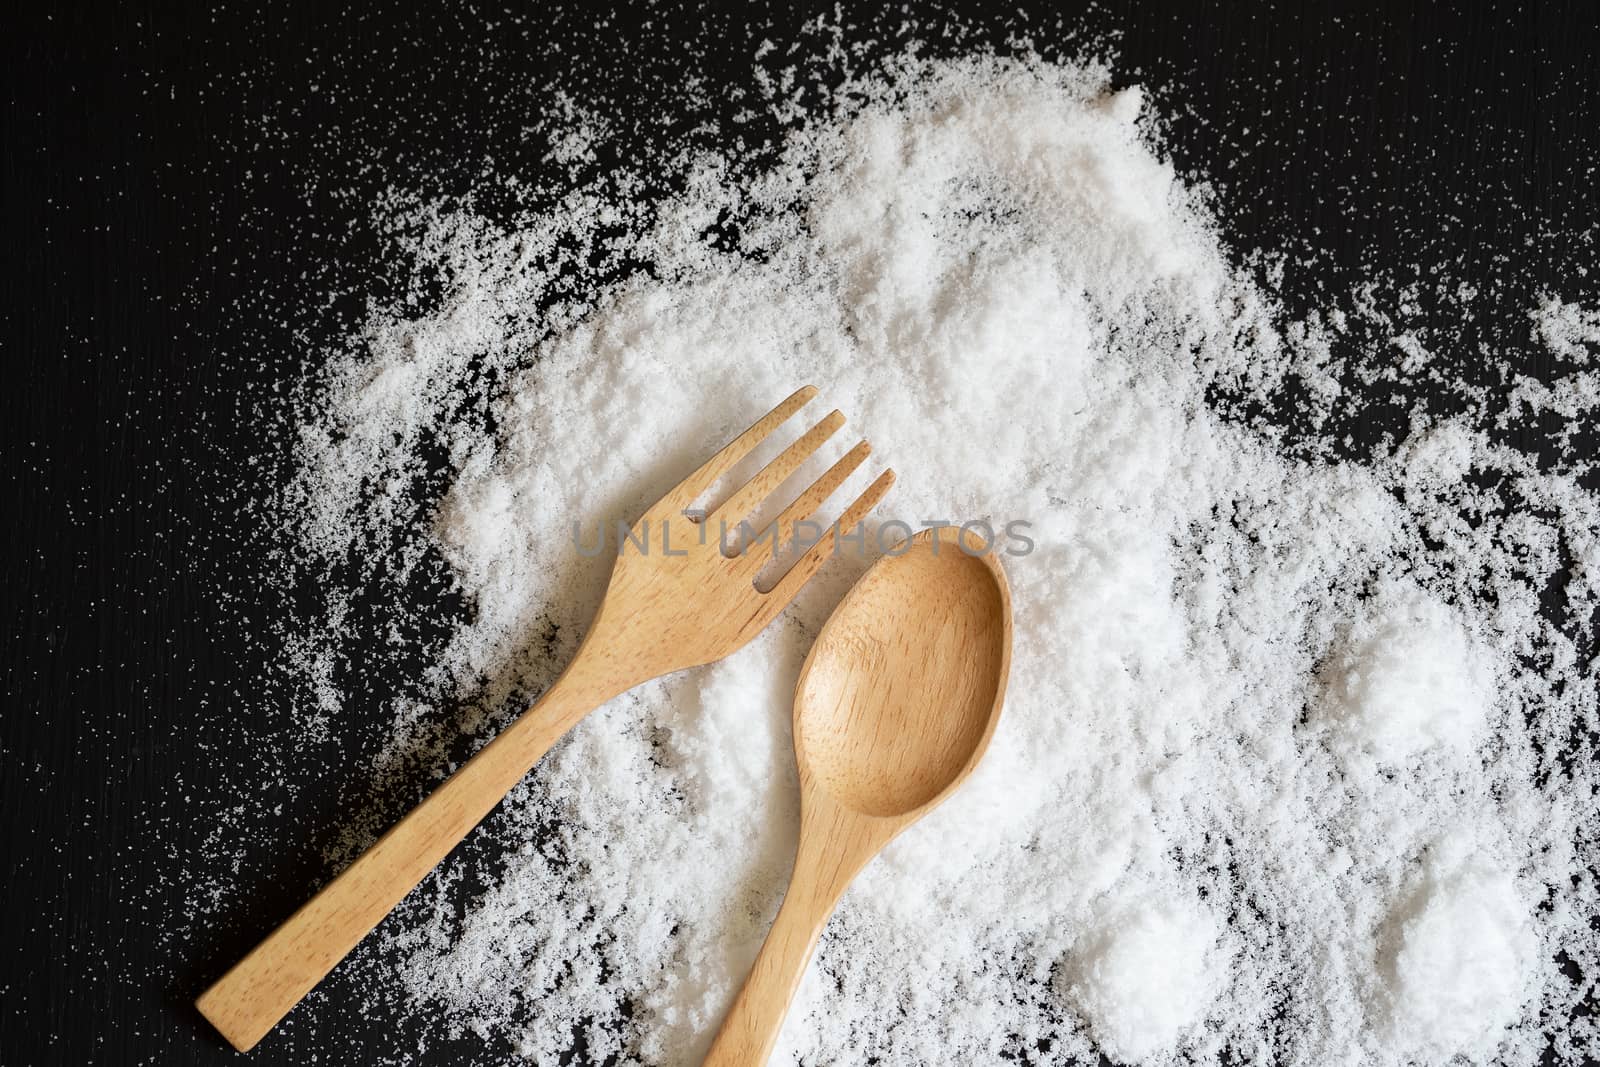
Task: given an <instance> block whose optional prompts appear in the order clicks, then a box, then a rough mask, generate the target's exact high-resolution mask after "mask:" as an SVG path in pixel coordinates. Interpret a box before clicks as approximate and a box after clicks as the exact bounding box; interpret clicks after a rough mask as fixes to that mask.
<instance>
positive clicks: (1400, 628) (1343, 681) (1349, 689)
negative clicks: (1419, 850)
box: [1322, 583, 1491, 766]
mask: <svg viewBox="0 0 1600 1067" xmlns="http://www.w3.org/2000/svg"><path fill="white" fill-rule="evenodd" d="M1483 663H1484V661H1483V656H1482V654H1481V653H1480V652H1479V651H1478V650H1477V649H1476V648H1475V647H1474V643H1473V640H1472V637H1471V636H1470V635H1469V634H1468V633H1467V631H1466V629H1465V628H1464V627H1463V626H1462V624H1461V621H1460V619H1459V618H1458V617H1457V616H1456V615H1455V613H1454V612H1452V611H1451V610H1450V608H1449V606H1447V605H1446V604H1444V603H1442V602H1441V601H1439V600H1438V599H1437V598H1435V597H1432V596H1430V595H1428V594H1427V593H1425V592H1423V591H1422V590H1420V589H1418V588H1416V587H1415V586H1413V585H1406V584H1400V583H1390V584H1388V585H1385V586H1384V587H1383V588H1382V589H1380V590H1379V592H1378V594H1377V595H1376V596H1375V597H1374V598H1373V600H1372V604H1371V607H1370V608H1369V610H1367V611H1365V612H1363V613H1362V614H1361V616H1360V617H1358V618H1357V619H1356V620H1355V622H1354V623H1353V624H1352V625H1351V626H1350V628H1349V632H1348V634H1347V635H1346V638H1345V641H1344V642H1343V644H1342V647H1340V648H1338V649H1337V650H1336V651H1335V653H1334V656H1333V659H1332V662H1331V663H1330V664H1329V665H1328V666H1327V667H1326V668H1325V675H1326V676H1327V682H1328V686H1327V691H1326V693H1325V704H1324V707H1323V709H1322V711H1323V714H1324V716H1325V717H1326V719H1327V720H1328V721H1329V722H1330V723H1331V725H1332V727H1333V730H1334V736H1335V739H1336V741H1335V743H1336V745H1337V747H1338V748H1339V749H1340V750H1341V751H1342V752H1343V753H1344V754H1345V755H1347V756H1351V757H1356V756H1358V754H1359V755H1360V756H1365V757H1370V758H1372V759H1375V760H1376V761H1377V762H1378V764H1379V765H1381V766H1391V765H1395V764H1400V763H1404V762H1406V761H1407V760H1409V759H1411V758H1412V757H1414V756H1416V755H1418V754H1419V753H1422V752H1424V751H1426V750H1428V749H1432V748H1435V747H1443V748H1446V749H1448V750H1453V751H1455V752H1466V751H1470V750H1471V748H1472V747H1473V746H1474V745H1475V744H1476V743H1477V741H1478V739H1479V737H1480V736H1481V734H1482V732H1483V728H1484V723H1485V721H1486V720H1487V718H1488V716H1489V706H1490V703H1491V688H1490V686H1491V678H1490V676H1489V672H1488V670H1487V669H1486V668H1485V667H1484V665H1483Z"/></svg>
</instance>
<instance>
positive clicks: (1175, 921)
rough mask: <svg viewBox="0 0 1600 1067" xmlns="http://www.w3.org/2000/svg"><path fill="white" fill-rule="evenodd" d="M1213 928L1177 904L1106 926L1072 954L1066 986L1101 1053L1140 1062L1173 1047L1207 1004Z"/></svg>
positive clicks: (1134, 912)
mask: <svg viewBox="0 0 1600 1067" xmlns="http://www.w3.org/2000/svg"><path fill="white" fill-rule="evenodd" d="M1216 937H1217V932H1216V925H1215V923H1214V922H1213V921H1212V919H1211V917H1210V916H1209V915H1207V914H1206V913H1205V912H1203V911H1200V910H1197V909H1194V908H1190V907H1185V906H1184V905H1182V904H1181V903H1178V902H1165V903H1156V904H1142V905H1139V906H1137V907H1135V908H1133V909H1131V910H1129V911H1127V912H1126V913H1125V914H1121V915H1117V916H1114V917H1112V918H1110V919H1107V920H1104V921H1103V923H1102V925H1101V926H1100V928H1099V929H1097V930H1095V932H1094V933H1093V934H1091V935H1090V936H1088V937H1086V938H1085V939H1084V941H1085V944H1084V945H1083V946H1082V947H1081V948H1079V949H1077V950H1076V951H1075V952H1074V953H1073V958H1072V960H1071V962H1070V964H1069V966H1068V968H1067V973H1072V974H1074V975H1075V980H1074V981H1073V983H1072V985H1071V986H1070V988H1069V995H1070V996H1071V997H1072V999H1073V1001H1074V1002H1075V1004H1076V1006H1077V1007H1078V1009H1079V1010H1080V1011H1081V1012H1082V1013H1083V1015H1084V1018H1085V1019H1086V1020H1087V1021H1088V1023H1089V1028H1090V1031H1091V1032H1092V1033H1093V1035H1094V1038H1095V1040H1096V1041H1097V1042H1098V1043H1099V1045H1100V1048H1101V1049H1102V1051H1104V1052H1105V1053H1106V1055H1108V1056H1110V1057H1111V1058H1112V1059H1114V1060H1116V1061H1117V1062H1119V1063H1140V1062H1143V1061H1145V1060H1147V1059H1150V1058H1152V1057H1155V1056H1159V1055H1161V1054H1162V1053H1164V1052H1166V1051H1167V1050H1169V1049H1171V1048H1172V1047H1174V1046H1175V1045H1176V1044H1177V1043H1178V1042H1179V1040H1180V1039H1181V1038H1182V1037H1183V1036H1184V1035H1185V1033H1186V1032H1187V1031H1190V1030H1192V1029H1193V1028H1194V1026H1195V1024H1196V1023H1197V1022H1199V1021H1200V1020H1201V1019H1202V1018H1203V1017H1204V1015H1205V1011H1206V1009H1207V1008H1208V1007H1209V1006H1210V1000H1211V995H1212V993H1213V992H1214V988H1215V982H1214V979H1213V974H1212V967H1211V965H1210V964H1211V961H1210V960H1209V959H1208V956H1209V954H1210V951H1211V948H1212V945H1213V943H1214V942H1215V941H1216Z"/></svg>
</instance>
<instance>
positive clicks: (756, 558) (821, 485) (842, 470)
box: [742, 441, 872, 576]
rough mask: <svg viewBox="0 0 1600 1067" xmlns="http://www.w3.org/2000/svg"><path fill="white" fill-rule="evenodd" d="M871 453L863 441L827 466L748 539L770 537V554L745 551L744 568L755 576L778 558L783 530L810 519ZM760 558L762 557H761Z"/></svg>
mask: <svg viewBox="0 0 1600 1067" xmlns="http://www.w3.org/2000/svg"><path fill="white" fill-rule="evenodd" d="M871 454H872V446H871V445H869V444H868V443H867V442H865V441H862V442H860V443H858V444H857V445H856V447H854V448H852V449H851V450H850V451H849V452H846V453H845V454H844V455H843V456H841V457H840V458H839V461H838V462H837V463H835V464H834V465H833V466H831V467H829V468H828V469H827V471H826V472H825V473H824V474H823V475H822V477H820V478H818V479H817V480H816V481H814V482H812V483H811V484H810V485H809V486H807V487H806V490H805V492H803V493H801V494H800V495H799V496H797V497H795V499H794V502H793V503H791V504H790V505H789V506H788V507H786V508H784V509H783V514H781V515H779V516H778V517H777V518H776V519H773V520H772V522H771V523H770V524H768V526H767V527H766V529H764V530H762V531H761V533H760V534H759V535H758V536H756V537H755V538H753V539H751V542H750V543H751V544H752V545H758V544H762V543H763V542H765V541H766V540H767V535H768V534H769V533H770V534H771V535H772V544H771V545H770V548H771V551H770V552H767V553H761V552H744V553H742V563H743V565H744V566H745V568H746V569H747V570H749V571H751V573H752V576H754V573H755V572H757V571H759V570H761V568H762V567H764V566H766V565H767V564H768V563H771V562H772V560H773V558H775V556H776V555H777V551H778V548H779V547H780V543H781V542H782V538H783V535H784V531H785V530H793V529H794V527H795V526H796V525H798V524H799V523H802V522H804V521H805V520H807V519H809V518H811V516H813V515H815V514H816V513H817V509H818V508H820V507H822V505H823V503H824V502H826V501H827V499H828V498H829V497H830V496H832V495H833V494H834V493H835V492H836V491H837V490H838V488H839V487H840V486H841V485H843V484H844V483H845V479H846V478H849V477H850V475H852V474H854V473H855V470H856V468H857V467H859V466H861V464H862V463H863V462H865V460H866V458H867V456H869V455H871ZM763 556H764V557H765V558H763Z"/></svg>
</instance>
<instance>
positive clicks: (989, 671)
mask: <svg viewBox="0 0 1600 1067" xmlns="http://www.w3.org/2000/svg"><path fill="white" fill-rule="evenodd" d="M963 538H964V540H963ZM898 549H899V550H903V551H899V550H897V551H896V554H893V555H887V556H885V557H884V558H882V559H880V560H879V561H878V562H877V563H875V564H873V566H872V568H871V569H870V570H868V571H867V573H866V574H865V575H864V576H862V578H861V580H860V581H859V582H857V583H856V586H855V588H853V589H852V590H851V591H850V593H849V595H848V596H846V597H845V599H844V601H843V602H842V603H841V604H840V605H839V607H838V608H837V609H835V611H834V613H833V616H832V617H831V618H830V619H828V622H827V624H826V625H825V626H824V627H823V628H822V632H821V633H820V634H818V635H817V641H816V644H815V645H813V646H812V648H811V652H810V654H809V655H808V656H807V657H806V662H805V666H804V667H802V668H801V671H800V680H799V682H798V683H797V684H796V687H795V698H794V747H795V756H796V758H797V760H798V762H799V767H800V844H799V847H798V849H797V851H796V855H795V863H794V874H793V876H792V877H791V878H790V881H789V891H788V893H787V895H786V896H785V897H784V900H783V907H782V908H781V909H779V911H778V917H777V919H776V920H775V921H774V923H773V925H772V930H771V932H770V933H768V934H767V940H766V943H765V944H764V945H762V947H761V953H760V955H758V956H757V957H756V962H755V967H754V968H753V970H752V971H751V974H750V978H749V979H748V980H747V981H746V982H745V985H744V989H743V990H742V991H740V993H739V998H738V999H737V1000H735V1001H734V1004H733V1008H732V1009H731V1010H730V1011H729V1012H728V1017H727V1018H726V1019H725V1020H723V1023H722V1029H721V1031H719V1032H718V1034H717V1038H716V1041H715V1042H713V1044H712V1046H711V1052H710V1054H709V1055H708V1056H707V1057H706V1061H705V1062H706V1065H707V1067H754V1065H759V1064H763V1063H765V1062H766V1061H767V1058H768V1056H770V1055H771V1054H772V1046H773V1044H774V1043H775V1042H776V1041H777V1039H778V1031H779V1029H780V1028H781V1027H782V1026H783V1019H784V1015H785V1014H786V1013H787V1012H788V1010H789V1002H790V1000H791V999H793V997H794V993H795V990H796V989H797V988H798V987H799V985H800V979H801V977H802V976H803V975H804V974H805V969H806V964H807V963H808V962H809V961H810V959H811V953H812V950H813V949H814V948H815V947H816V944H817V938H818V937H819V936H820V935H821V933H822V928H823V926H825V925H826V924H827V921H828V916H829V915H830V914H832V912H833V908H834V905H835V904H837V903H838V900H839V897H840V895H841V894H843V893H844V890H845V887H846V886H847V885H849V884H850V880H851V879H852V878H854V877H855V876H856V874H857V873H858V872H859V871H860V870H861V868H862V867H864V866H866V863H867V861H868V860H870V859H871V858H872V857H873V856H875V855H877V854H878V852H879V851H881V850H882V849H883V847H884V846H885V845H887V844H888V843H889V842H890V841H891V840H892V839H893V838H894V837H895V835H896V834H898V833H900V831H902V830H904V829H905V828H906V827H908V826H910V825H911V824H912V823H914V822H916V821H917V820H918V819H920V818H921V817H922V816H923V815H925V814H927V813H928V812H929V811H930V810H932V809H933V807H934V806H935V805H936V804H938V803H939V802H940V801H941V800H943V799H944V798H945V797H947V796H949V795H950V794H951V793H952V792H953V791H954V790H955V788H956V787H957V786H958V785H960V784H961V783H962V782H963V781H965V780H966V778H967V776H968V775H970V774H971V773H972V770H973V768H974V767H976V766H977V764H978V760H979V759H980V758H982V756H983V752H984V749H986V748H987V747H988V745H989V738H990V736H991V735H992V734H993V733H994V727H995V723H996V722H998V721H999V718H1000V706H1001V704H1002V702H1003V701H1004V699H1005V690H1006V676H1007V674H1008V672H1009V670H1010V666H1011V593H1010V589H1009V588H1008V587H1007V585H1006V577H1005V572H1004V571H1002V570H1001V569H1000V562H999V560H998V558H997V557H996V554H995V552H994V551H993V549H992V548H990V546H988V545H987V544H985V542H984V541H983V540H982V539H980V538H978V537H976V536H975V535H973V534H971V533H967V534H965V535H963V533H962V532H961V531H959V530H957V529H956V528H955V527H949V526H947V527H940V528H938V529H933V530H924V531H923V532H922V533H919V534H918V535H917V536H916V537H914V538H912V539H911V540H910V541H909V542H908V543H903V544H902V545H900V546H898ZM978 552H982V553H984V554H982V555H977V554H974V553H978Z"/></svg>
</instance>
